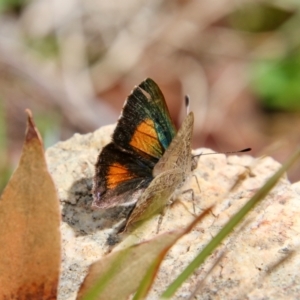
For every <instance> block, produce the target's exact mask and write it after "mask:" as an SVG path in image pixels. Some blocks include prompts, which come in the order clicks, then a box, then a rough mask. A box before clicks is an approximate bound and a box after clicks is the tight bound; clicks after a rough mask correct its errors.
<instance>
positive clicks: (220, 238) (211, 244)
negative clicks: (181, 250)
mask: <svg viewBox="0 0 300 300" xmlns="http://www.w3.org/2000/svg"><path fill="white" fill-rule="evenodd" d="M299 157H300V149H298V150H297V151H296V152H295V154H293V156H292V157H291V158H290V159H289V160H288V161H287V162H286V163H285V164H284V165H283V166H282V167H281V168H280V169H279V170H278V171H277V172H276V173H275V174H274V175H273V176H272V177H271V178H270V179H269V180H268V181H267V182H266V183H265V184H264V186H263V187H262V188H260V189H259V190H258V191H257V192H256V194H255V195H254V196H253V197H252V198H251V199H250V200H249V201H248V202H247V203H246V204H245V205H244V206H243V207H242V208H241V209H240V211H239V212H238V213H237V214H236V215H234V216H233V217H232V218H231V219H230V220H229V221H228V223H227V224H226V225H225V226H224V227H223V228H222V229H221V230H220V232H219V233H218V234H217V235H216V236H215V238H214V239H213V240H211V242H209V243H208V244H207V246H206V247H205V248H204V249H203V250H202V251H201V252H200V253H199V254H198V256H197V257H196V258H195V259H194V260H193V261H192V262H191V263H190V264H189V265H188V266H187V267H186V269H185V270H184V271H183V272H182V273H181V274H180V275H179V276H178V277H177V278H176V279H175V280H174V281H173V283H171V284H170V286H169V287H168V288H167V289H166V291H165V292H164V293H163V294H162V298H165V299H169V298H171V297H172V296H173V295H174V294H175V292H176V291H177V289H178V288H179V287H180V286H181V285H182V284H183V283H184V282H185V281H186V280H187V278H188V277H189V276H190V275H192V274H193V272H194V271H195V270H196V269H197V268H198V267H199V266H200V265H201V264H202V263H203V262H204V260H205V259H206V258H207V257H208V256H209V255H210V254H211V253H212V251H213V250H214V249H215V248H216V247H217V246H219V245H220V243H221V242H222V241H223V239H224V238H225V237H226V236H227V235H228V234H229V233H230V232H231V231H232V230H233V228H234V227H235V226H236V225H237V224H238V223H239V222H240V221H241V220H242V218H243V217H244V216H245V215H246V214H247V213H248V212H249V211H250V210H251V209H252V208H253V207H254V206H255V205H256V204H257V203H258V202H259V201H260V200H262V199H263V198H264V197H265V196H266V195H267V194H268V193H269V191H270V190H271V189H272V188H273V187H274V186H275V185H276V183H277V182H278V180H279V179H280V177H281V176H282V175H283V174H284V173H285V172H286V171H287V170H288V169H289V168H290V167H291V166H292V165H293V164H294V163H295V162H296V161H297V160H298V159H299Z"/></svg>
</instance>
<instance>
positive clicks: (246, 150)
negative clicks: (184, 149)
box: [193, 148, 252, 157]
mask: <svg viewBox="0 0 300 300" xmlns="http://www.w3.org/2000/svg"><path fill="white" fill-rule="evenodd" d="M251 150H252V149H251V148H245V149H242V150H238V151H226V152H209V153H200V154H196V155H193V157H197V156H201V155H212V154H236V153H241V152H249V151H251Z"/></svg>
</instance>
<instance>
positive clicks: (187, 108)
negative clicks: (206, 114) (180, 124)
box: [184, 95, 190, 115]
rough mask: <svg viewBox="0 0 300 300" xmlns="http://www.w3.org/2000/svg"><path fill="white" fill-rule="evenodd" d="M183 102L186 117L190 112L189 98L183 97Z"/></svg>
mask: <svg viewBox="0 0 300 300" xmlns="http://www.w3.org/2000/svg"><path fill="white" fill-rule="evenodd" d="M184 100H185V108H186V115H188V114H189V112H190V97H189V96H188V95H185V97H184Z"/></svg>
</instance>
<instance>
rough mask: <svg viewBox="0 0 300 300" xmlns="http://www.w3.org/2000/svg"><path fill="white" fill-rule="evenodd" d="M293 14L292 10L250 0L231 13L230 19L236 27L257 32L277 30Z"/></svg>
mask: <svg viewBox="0 0 300 300" xmlns="http://www.w3.org/2000/svg"><path fill="white" fill-rule="evenodd" d="M291 15H292V14H291V12H288V11H285V10H282V9H279V8H278V7H275V6H271V5H267V4H264V3H255V2H249V3H246V4H244V5H241V6H240V7H239V8H238V9H237V10H235V11H234V12H233V13H231V14H230V15H229V16H228V20H229V23H230V25H231V27H233V28H235V29H238V30H243V31H249V32H254V33H255V32H266V31H271V30H276V29H277V28H278V27H279V26H280V25H282V24H283V23H284V22H285V21H286V20H287V19H288V18H289V17H290V16H291Z"/></svg>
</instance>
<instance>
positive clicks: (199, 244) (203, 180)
mask: <svg viewBox="0 0 300 300" xmlns="http://www.w3.org/2000/svg"><path fill="white" fill-rule="evenodd" d="M113 128H114V126H106V127H103V128H100V129H99V130H97V131H96V132H94V133H90V134H86V135H79V134H75V135H74V136H73V137H72V138H71V139H69V140H68V141H65V142H60V143H58V144H57V145H55V146H54V147H51V148H49V149H48V150H47V151H46V157H47V162H48V166H49V170H50V173H51V174H52V176H53V179H54V181H55V183H56V186H57V190H58V194H59V198H60V201H61V210H62V224H61V230H62V239H63V240H62V242H63V263H62V275H61V282H60V291H59V299H61V300H66V299H75V298H76V291H77V289H78V287H79V285H80V283H81V282H82V280H83V278H84V276H85V274H86V271H87V267H88V266H89V265H90V264H91V263H92V262H94V261H96V260H97V259H100V258H101V257H103V255H105V252H107V251H108V249H109V247H110V246H109V245H110V244H111V243H113V242H114V241H113V240H112V235H111V234H112V232H113V229H112V228H113V227H114V226H116V225H117V224H118V222H120V221H121V220H122V218H123V217H124V215H125V213H126V212H125V211H124V209H118V208H117V209H109V210H107V211H100V210H92V209H91V207H90V206H91V202H92V195H91V189H92V178H93V174H94V164H95V162H96V159H97V156H98V153H99V151H100V149H101V148H102V147H103V146H104V145H105V144H106V143H108V142H109V141H110V136H111V133H112V131H113ZM198 151H199V152H203V153H205V152H211V150H209V149H199V150H197V152H198ZM279 167H280V165H279V163H277V162H276V161H274V160H273V159H272V158H270V157H264V158H259V159H255V158H252V157H251V156H249V155H241V156H236V155H234V156H228V157H226V156H225V155H222V154H221V155H211V156H210V155H208V156H202V157H201V158H200V160H199V162H198V167H197V169H196V170H195V171H194V173H193V174H194V175H196V177H197V179H198V182H199V185H200V190H199V187H198V185H197V183H196V180H195V177H194V176H191V177H190V179H189V180H188V181H187V183H186V185H185V186H184V187H183V188H182V191H184V190H187V189H190V188H192V189H193V190H194V193H195V198H194V201H195V204H196V213H200V212H201V211H202V210H203V209H204V208H206V207H208V206H210V205H212V204H215V205H216V206H215V208H214V210H213V213H212V214H211V215H210V216H208V217H207V218H205V220H203V222H202V223H200V224H199V225H198V226H197V227H196V228H195V229H194V230H193V231H192V232H191V233H190V234H188V235H187V236H185V237H184V238H183V239H181V240H180V241H179V242H178V243H177V244H176V245H175V246H174V247H173V248H172V249H171V251H170V252H169V253H168V255H167V259H166V260H165V262H164V263H163V265H162V267H161V270H160V272H159V274H158V278H157V280H156V282H155V291H152V292H151V294H150V295H149V297H148V299H157V298H158V295H160V292H162V291H163V290H164V288H165V287H166V286H167V284H169V283H171V282H172V280H174V279H175V278H176V276H177V275H178V274H179V273H180V271H182V270H183V269H184V267H185V266H186V265H187V264H188V262H190V261H191V260H192V259H193V258H194V257H195V256H196V254H197V253H198V252H199V251H200V250H201V249H202V248H203V247H204V246H205V245H206V244H207V242H208V241H210V239H211V238H212V237H213V236H215V235H216V234H217V233H218V231H219V230H220V228H221V227H222V225H224V224H225V223H226V222H227V221H228V219H229V218H230V217H231V216H232V215H233V214H234V213H235V212H236V211H237V210H238V209H239V208H240V207H241V206H242V205H243V204H244V203H245V202H246V201H247V200H248V199H249V198H250V197H251V196H252V195H253V194H254V193H255V191H256V190H257V189H258V188H259V187H261V186H262V185H263V183H264V182H265V181H266V180H267V178H269V177H270V176H271V175H272V174H273V173H274V172H275V171H276V170H277V169H278V168H279ZM299 194H300V183H296V184H291V183H290V182H289V181H288V180H287V179H286V178H282V179H281V180H280V182H279V183H278V184H277V186H276V187H275V188H274V189H273V190H272V191H271V193H270V194H269V195H268V196H267V197H266V199H265V200H264V201H263V202H262V203H261V204H259V205H258V206H257V207H256V208H255V209H254V210H253V211H252V212H251V214H249V215H248V216H247V218H246V219H245V220H244V222H243V223H242V224H241V225H240V226H238V228H236V230H235V231H234V232H233V233H232V234H231V235H230V236H229V237H228V238H227V239H226V240H225V241H224V243H223V244H222V246H221V247H219V248H218V249H217V251H216V252H214V253H213V254H212V255H211V256H210V257H209V259H208V260H207V261H206V263H205V264H204V265H203V266H201V267H200V268H199V269H198V270H197V271H196V272H195V274H194V275H193V276H192V277H191V278H190V279H189V280H188V281H187V282H186V283H185V284H184V285H183V286H182V288H181V289H180V290H179V291H178V293H177V294H176V297H175V298H176V299H187V298H188V297H189V296H190V295H191V293H195V296H196V298H195V299H299V295H300V274H299V269H300V254H299V253H300V252H299V244H300V218H299V215H300V195H299ZM179 199H180V201H176V202H174V203H173V205H172V206H171V207H170V209H169V210H168V211H167V213H166V215H165V217H164V219H163V223H162V226H161V229H160V232H165V231H167V230H173V229H176V228H182V227H184V226H186V225H187V224H188V223H189V222H190V221H191V220H192V219H193V202H192V201H191V194H190V193H185V194H182V195H181V196H179ZM157 220H158V217H157V216H155V217H153V218H152V219H151V220H150V221H149V222H148V223H147V226H146V227H145V230H144V232H143V233H141V234H140V235H139V236H138V237H135V238H136V240H137V241H142V240H146V239H150V238H151V237H153V236H155V234H156V228H157ZM125 242H126V241H125ZM125 242H123V243H121V244H120V245H119V246H117V248H120V247H123V246H122V245H124V244H125ZM210 268H212V271H211V272H210V273H209V275H208V276H206V274H207V271H208V270H210Z"/></svg>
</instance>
